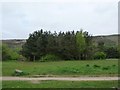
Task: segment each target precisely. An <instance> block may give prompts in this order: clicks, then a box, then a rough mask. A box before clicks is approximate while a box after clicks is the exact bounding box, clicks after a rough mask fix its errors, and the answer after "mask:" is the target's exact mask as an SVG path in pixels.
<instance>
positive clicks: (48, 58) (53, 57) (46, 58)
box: [40, 54, 60, 62]
mask: <svg viewBox="0 0 120 90" xmlns="http://www.w3.org/2000/svg"><path fill="white" fill-rule="evenodd" d="M56 60H60V58H59V57H58V56H56V55H53V54H47V55H45V56H43V57H42V58H41V60H40V61H41V62H44V61H56Z"/></svg>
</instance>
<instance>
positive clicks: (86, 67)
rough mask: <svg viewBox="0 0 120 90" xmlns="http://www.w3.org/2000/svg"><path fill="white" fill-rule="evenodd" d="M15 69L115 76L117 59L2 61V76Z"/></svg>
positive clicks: (38, 73) (116, 73)
mask: <svg viewBox="0 0 120 90" xmlns="http://www.w3.org/2000/svg"><path fill="white" fill-rule="evenodd" d="M15 69H20V70H22V71H23V72H25V73H27V75H24V76H33V75H48V76H52V75H56V76H82V75H83V76H85V75H86V76H117V75H118V60H83V61H80V60H79V61H57V62H21V61H3V62H2V76H12V75H13V73H14V71H15Z"/></svg>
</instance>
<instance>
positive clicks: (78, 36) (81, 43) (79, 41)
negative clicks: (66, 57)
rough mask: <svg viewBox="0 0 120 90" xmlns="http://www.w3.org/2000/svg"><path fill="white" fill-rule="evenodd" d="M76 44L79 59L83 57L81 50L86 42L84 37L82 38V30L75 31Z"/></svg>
mask: <svg viewBox="0 0 120 90" xmlns="http://www.w3.org/2000/svg"><path fill="white" fill-rule="evenodd" d="M76 44H77V49H78V52H79V59H83V58H82V57H83V52H84V50H85V47H86V43H85V38H84V34H83V32H82V30H81V31H80V32H77V34H76Z"/></svg>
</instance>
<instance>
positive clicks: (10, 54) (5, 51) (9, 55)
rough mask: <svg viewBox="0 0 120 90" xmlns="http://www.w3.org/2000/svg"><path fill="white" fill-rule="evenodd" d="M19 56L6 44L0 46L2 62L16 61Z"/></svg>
mask: <svg viewBox="0 0 120 90" xmlns="http://www.w3.org/2000/svg"><path fill="white" fill-rule="evenodd" d="M0 47H1V46H0ZM19 56H20V55H19V53H18V52H17V51H15V50H13V49H11V48H9V47H8V46H7V45H6V44H2V60H8V59H10V60H17V59H18V58H19Z"/></svg>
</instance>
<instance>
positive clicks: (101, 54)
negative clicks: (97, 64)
mask: <svg viewBox="0 0 120 90" xmlns="http://www.w3.org/2000/svg"><path fill="white" fill-rule="evenodd" d="M105 58H106V54H105V53H104V52H96V53H95V54H94V59H105Z"/></svg>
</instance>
